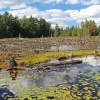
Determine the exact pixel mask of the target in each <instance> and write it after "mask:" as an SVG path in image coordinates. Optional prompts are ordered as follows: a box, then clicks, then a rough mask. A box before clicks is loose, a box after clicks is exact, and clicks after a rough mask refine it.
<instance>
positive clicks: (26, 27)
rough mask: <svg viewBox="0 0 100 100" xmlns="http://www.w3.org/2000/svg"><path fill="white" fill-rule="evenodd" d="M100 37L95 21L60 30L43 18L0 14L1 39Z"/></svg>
mask: <svg viewBox="0 0 100 100" xmlns="http://www.w3.org/2000/svg"><path fill="white" fill-rule="evenodd" d="M98 35H100V26H97V25H96V23H95V21H94V20H87V19H86V20H85V21H84V22H83V21H82V22H81V23H80V25H79V26H71V27H66V28H65V29H63V28H60V27H59V25H58V24H56V25H55V28H52V27H51V23H50V22H47V21H46V20H45V19H43V18H40V19H38V18H34V17H32V16H30V17H29V18H27V17H26V16H23V18H21V19H19V18H18V17H17V16H15V17H14V16H13V15H12V14H9V13H7V12H5V13H4V14H0V38H11V37H19V36H20V37H23V38H24V37H29V38H35V37H42V36H44V37H50V36H98Z"/></svg>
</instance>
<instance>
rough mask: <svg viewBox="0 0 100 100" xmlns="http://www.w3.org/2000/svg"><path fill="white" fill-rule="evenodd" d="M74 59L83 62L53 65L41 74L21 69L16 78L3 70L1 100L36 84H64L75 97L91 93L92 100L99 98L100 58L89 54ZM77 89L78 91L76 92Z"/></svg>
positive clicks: (0, 85) (1, 72)
mask: <svg viewBox="0 0 100 100" xmlns="http://www.w3.org/2000/svg"><path fill="white" fill-rule="evenodd" d="M74 59H82V61H83V63H82V64H77V65H69V66H53V67H51V69H50V70H47V71H41V74H39V73H38V72H37V71H36V70H31V71H19V72H18V73H17V77H16V80H12V77H11V76H10V74H9V72H8V71H5V70H1V71H0V100H3V99H4V98H5V99H7V98H8V97H14V96H15V94H17V93H18V92H19V91H20V90H23V89H24V88H30V89H31V88H32V86H33V85H34V84H35V85H36V86H37V87H39V88H41V87H42V88H50V87H52V86H59V85H63V86H65V87H68V88H69V91H70V94H71V95H74V96H73V98H75V95H76V96H80V97H81V98H82V99H83V98H84V96H86V95H87V96H88V95H91V97H92V99H91V100H99V99H100V58H99V57H96V58H94V57H93V56H88V57H82V58H74ZM53 61H54V60H53ZM56 61H57V60H56ZM77 91H78V93H76V92H77ZM73 93H74V94H73ZM74 100H75V99H74ZM77 100H78V99H77ZM79 100H81V99H79ZM83 100H86V99H83Z"/></svg>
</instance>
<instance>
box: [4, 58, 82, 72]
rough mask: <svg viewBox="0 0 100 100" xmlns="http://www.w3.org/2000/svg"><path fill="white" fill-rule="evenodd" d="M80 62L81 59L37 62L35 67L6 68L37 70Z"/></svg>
mask: <svg viewBox="0 0 100 100" xmlns="http://www.w3.org/2000/svg"><path fill="white" fill-rule="evenodd" d="M80 63H82V60H71V61H59V62H55V63H43V64H37V65H36V68H32V67H25V66H23V67H21V66H17V67H8V68H7V69H6V70H37V71H39V70H43V71H44V70H48V69H50V68H48V67H47V66H62V65H74V64H80Z"/></svg>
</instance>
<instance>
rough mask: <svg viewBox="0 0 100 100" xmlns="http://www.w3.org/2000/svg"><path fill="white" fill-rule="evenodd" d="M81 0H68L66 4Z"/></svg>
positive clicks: (76, 2)
mask: <svg viewBox="0 0 100 100" xmlns="http://www.w3.org/2000/svg"><path fill="white" fill-rule="evenodd" d="M78 3H79V0H67V1H66V4H78Z"/></svg>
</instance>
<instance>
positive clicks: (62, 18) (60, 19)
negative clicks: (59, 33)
mask: <svg viewBox="0 0 100 100" xmlns="http://www.w3.org/2000/svg"><path fill="white" fill-rule="evenodd" d="M9 13H11V14H12V15H14V16H15V15H17V16H18V17H19V18H22V17H23V16H24V15H26V16H27V17H30V16H31V15H32V16H33V17H36V18H44V19H45V20H46V21H48V22H51V23H52V26H53V27H54V26H55V24H59V26H60V27H64V28H65V27H67V26H68V24H67V23H69V22H70V21H76V22H77V23H80V22H82V21H84V20H86V19H89V20H90V19H91V20H94V21H95V22H96V23H97V25H100V5H92V6H89V7H87V8H85V9H80V10H65V11H63V10H61V9H49V10H45V11H40V10H38V9H37V8H36V7H31V6H30V7H26V8H23V9H20V10H9ZM72 24H73V23H72Z"/></svg>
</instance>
